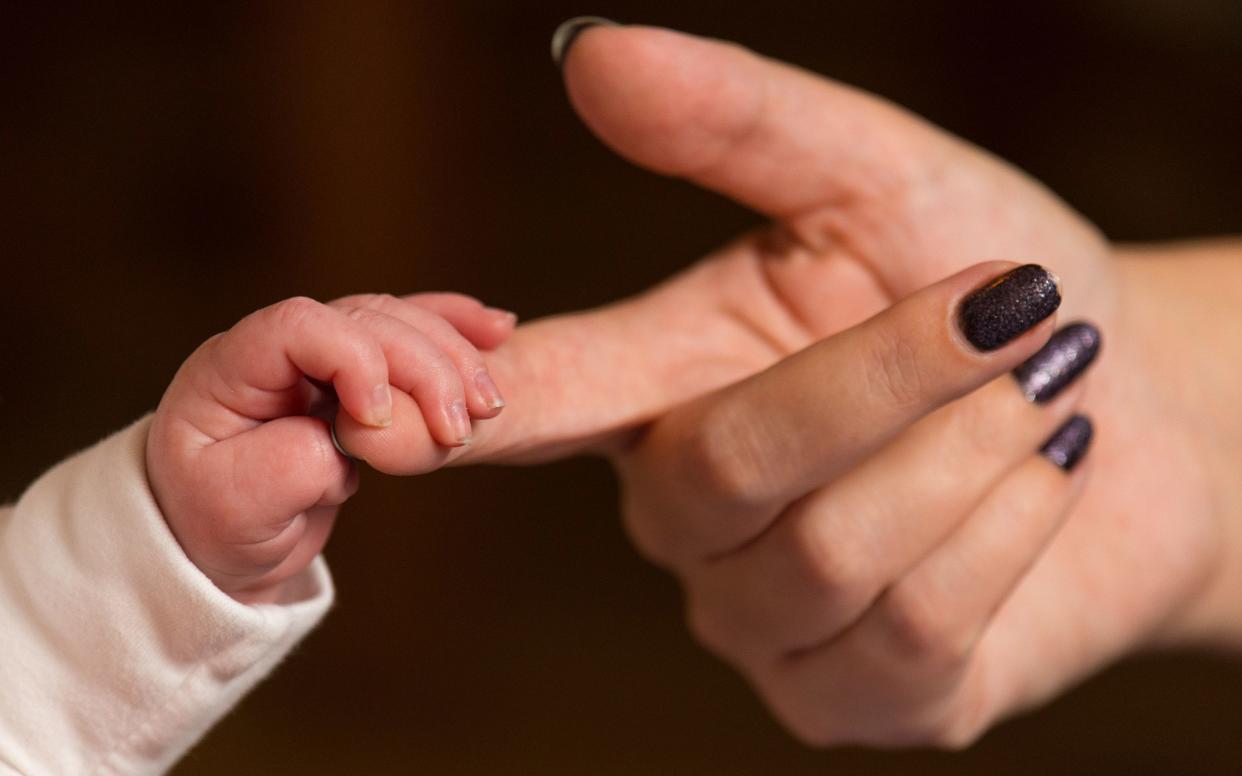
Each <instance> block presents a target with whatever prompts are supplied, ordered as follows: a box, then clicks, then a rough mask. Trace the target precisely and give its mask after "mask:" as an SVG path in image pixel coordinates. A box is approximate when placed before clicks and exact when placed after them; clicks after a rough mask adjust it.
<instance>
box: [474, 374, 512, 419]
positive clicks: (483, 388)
mask: <svg viewBox="0 0 1242 776" xmlns="http://www.w3.org/2000/svg"><path fill="white" fill-rule="evenodd" d="M474 384H475V387H477V388H478V389H479V395H480V396H481V397H483V403H484V404H486V405H487V406H488V407H490V408H491V409H494V410H498V409H500V408H501V407H503V406H505V397H503V396H501V395H500V389H499V388H497V387H496V382H495V381H494V380H492V376H491V375H489V374H488V373H487V370H486V369H480V370H479V371H477V372H475V373H474Z"/></svg>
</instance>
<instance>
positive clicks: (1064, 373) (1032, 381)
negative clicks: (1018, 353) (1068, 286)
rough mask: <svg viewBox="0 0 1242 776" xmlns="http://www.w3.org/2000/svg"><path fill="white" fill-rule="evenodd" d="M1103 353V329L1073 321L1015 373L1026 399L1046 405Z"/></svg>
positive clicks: (1053, 336) (1058, 331) (1059, 330)
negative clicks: (1101, 332)
mask: <svg viewBox="0 0 1242 776" xmlns="http://www.w3.org/2000/svg"><path fill="white" fill-rule="evenodd" d="M1099 352H1100V330H1099V329H1097V328H1095V327H1094V326H1092V325H1091V324H1089V323H1071V324H1070V325H1068V326H1065V327H1063V328H1061V329H1058V330H1057V332H1056V333H1055V334H1053V335H1052V338H1051V339H1049V340H1048V344H1047V345H1044V346H1043V347H1042V348H1040V349H1039V352H1038V353H1036V354H1035V355H1033V356H1031V357H1030V358H1028V359H1027V360H1026V361H1024V362H1022V365H1021V366H1019V367H1018V368H1017V369H1015V370H1013V376H1014V379H1016V380H1017V381H1018V385H1019V386H1020V387H1021V388H1022V393H1024V394H1026V398H1028V399H1030V400H1031V401H1034V402H1039V403H1040V404H1043V403H1044V402H1049V401H1052V399H1053V397H1055V396H1056V395H1057V394H1059V393H1060V392H1061V391H1062V390H1063V389H1064V388H1065V387H1066V386H1068V385H1069V384H1070V383H1072V382H1074V380H1076V379H1077V378H1078V375H1080V374H1082V373H1083V371H1084V370H1086V368H1087V367H1088V366H1090V365H1091V362H1092V361H1094V360H1095V357H1096V355H1097V354H1098V353H1099Z"/></svg>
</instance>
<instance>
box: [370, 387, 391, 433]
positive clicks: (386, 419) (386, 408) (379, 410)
mask: <svg viewBox="0 0 1242 776" xmlns="http://www.w3.org/2000/svg"><path fill="white" fill-rule="evenodd" d="M371 425H372V426H377V427H379V428H386V427H387V426H391V425H392V390H391V389H390V388H389V387H388V383H384V384H383V385H377V386H375V388H374V389H373V390H372V391H371Z"/></svg>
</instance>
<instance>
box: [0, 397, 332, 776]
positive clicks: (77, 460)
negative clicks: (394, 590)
mask: <svg viewBox="0 0 1242 776" xmlns="http://www.w3.org/2000/svg"><path fill="white" fill-rule="evenodd" d="M148 425H149V420H143V421H139V422H138V423H136V424H134V425H133V426H131V427H129V428H128V429H126V430H124V431H122V432H120V433H118V434H116V435H114V436H112V437H110V438H108V439H106V440H104V441H103V442H101V443H99V444H98V445H96V446H95V447H93V448H91V449H90V450H87V451H86V452H83V453H79V454H78V455H76V456H74V457H73V458H70V459H69V460H67V461H65V462H63V463H61V464H59V465H58V466H56V467H55V468H54V469H52V470H51V471H50V472H48V473H47V474H45V475H44V476H43V477H41V478H40V479H39V480H38V481H37V482H35V484H34V485H33V486H31V488H30V489H29V490H28V491H27V492H26V493H25V495H23V496H22V498H21V499H20V500H19V501H18V503H17V505H16V507H11V508H5V509H3V510H0V774H8V773H13V772H16V773H20V774H26V775H27V776H42V774H121V773H124V774H134V773H141V774H147V773H160V772H163V771H164V770H166V769H167V768H169V767H171V765H172V764H173V763H174V762H175V761H176V760H177V758H178V757H180V756H181V755H182V754H183V753H184V752H185V751H186V750H187V749H188V748H189V747H190V746H191V745H193V744H194V742H195V741H197V740H198V739H199V738H200V737H201V736H202V735H203V733H205V732H206V731H207V729H208V728H209V727H211V725H212V723H214V722H215V721H216V720H218V719H219V718H220V717H221V716H223V715H224V714H225V713H226V712H227V711H228V710H229V709H230V708H231V707H232V706H233V705H234V704H235V703H236V702H237V700H238V699H239V698H240V697H241V696H242V695H243V694H245V693H246V691H247V690H249V689H250V688H251V687H253V686H254V685H255V683H257V682H258V681H259V680H260V679H262V678H263V676H264V675H265V674H267V673H268V672H269V671H271V670H272V668H273V667H275V665H276V664H277V663H278V662H279V661H280V660H281V658H282V657H284V655H285V654H286V653H288V651H289V650H290V649H291V648H292V647H293V645H294V644H296V643H297V642H298V640H300V639H301V638H302V637H303V636H305V635H306V633H307V632H308V631H310V629H311V628H313V627H314V626H315V624H316V623H317V622H318V621H319V620H320V618H322V617H323V615H324V613H325V612H327V610H328V607H329V606H330V605H331V602H332V597H333V590H332V581H331V578H330V577H329V575H328V571H327V566H326V565H325V564H324V562H323V558H322V557H320V558H316V559H315V561H314V563H313V564H312V565H311V566H310V568H308V569H307V570H306V571H305V572H303V573H302V574H301V575H299V576H298V577H297V578H295V579H292V580H290V581H289V582H288V583H286V584H287V589H286V592H285V595H284V597H283V599H282V601H281V602H279V603H276V604H262V605H256V606H247V605H244V604H241V603H238V602H237V601H234V600H233V599H232V598H230V597H229V596H227V595H225V594H224V593H222V592H221V591H220V590H219V589H218V588H216V587H215V585H213V584H212V583H211V581H210V580H208V579H207V577H206V576H204V575H203V574H202V573H201V572H200V571H199V570H198V568H197V567H196V566H194V564H193V563H191V562H190V561H189V559H188V558H186V556H185V554H184V553H183V552H182V550H181V547H180V545H178V544H177V540H176V539H175V538H174V537H173V535H172V533H171V531H170V530H169V529H168V526H167V525H166V524H165V522H164V518H163V516H162V515H161V514H160V511H159V509H158V507H157V506H156V504H155V500H154V498H153V497H152V495H151V490H150V488H149V486H148V485H147V479H146V466H145V449H146V439H147V427H148Z"/></svg>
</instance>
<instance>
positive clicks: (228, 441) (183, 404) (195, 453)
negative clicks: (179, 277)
mask: <svg viewBox="0 0 1242 776" xmlns="http://www.w3.org/2000/svg"><path fill="white" fill-rule="evenodd" d="M515 321H516V318H515V316H514V315H513V314H512V313H509V312H506V311H504V310H498V309H495V308H490V307H485V306H484V305H483V304H482V303H480V302H479V301H478V300H475V299H473V298H471V297H468V296H462V295H459V294H416V295H413V296H407V297H403V298H397V297H392V296H383V295H362V296H352V297H346V298H344V299H339V300H336V301H334V302H331V303H328V304H321V303H319V302H316V301H314V300H311V299H307V298H294V299H287V300H285V301H282V302H278V303H277V304H274V305H271V306H270V307H266V308H264V309H262V310H259V311H258V312H255V313H252V314H251V315H248V316H246V317H245V318H243V319H242V320H241V321H240V322H239V323H238V324H237V325H235V326H233V327H232V328H231V329H229V330H228V331H226V332H224V333H222V334H218V335H216V336H214V337H212V338H211V339H209V340H207V341H206V342H205V343H203V344H202V345H201V346H200V347H199V348H198V349H197V350H195V351H194V353H193V354H192V355H191V356H190V357H189V358H188V359H186V361H185V363H184V364H183V365H182V366H181V368H180V370H178V372H177V374H176V376H175V377H174V378H173V381H172V383H171V384H170V385H169V387H168V390H167V391H166V392H165V393H164V396H163V399H162V400H161V401H160V405H159V408H158V409H157V410H156V413H155V417H154V419H153V421H152V424H151V427H150V432H149V435H148V439H147V452H146V463H147V472H148V477H149V480H150V483H151V488H152V491H153V493H154V495H155V498H156V501H157V502H158V503H159V506H160V508H161V510H162V511H163V514H164V517H165V519H166V520H167V522H168V525H169V527H170V528H171V529H172V532H173V534H174V535H175V536H176V538H177V541H178V542H179V543H180V544H181V548H182V549H183V550H184V551H185V553H186V555H187V556H188V557H189V559H190V560H191V561H192V562H193V563H194V564H195V565H196V566H198V568H199V569H200V570H202V572H203V573H204V574H206V575H207V577H208V578H209V579H211V581H212V582H213V583H215V585H216V586H217V587H219V588H220V589H221V590H222V591H224V592H225V593H227V594H229V595H230V596H232V597H233V598H234V599H236V600H238V601H241V602H243V603H270V602H278V601H280V600H281V594H282V583H284V582H285V581H286V580H288V579H290V578H292V577H294V576H296V575H297V574H298V573H299V572H300V571H302V570H303V569H304V568H305V567H306V566H307V564H309V563H310V561H311V560H312V559H314V558H315V556H316V555H318V554H319V552H320V550H321V549H322V548H323V546H324V544H325V543H326V542H327V540H328V536H329V534H330V533H331V530H332V525H333V522H334V521H335V519H336V515H337V510H338V509H339V507H340V505H341V504H343V503H344V502H345V501H346V500H347V499H348V498H349V497H350V496H351V495H353V494H354V493H355V492H356V491H357V489H358V475H357V468H356V466H355V465H354V463H353V461H352V460H350V458H348V457H346V456H345V455H343V454H342V453H341V452H340V451H338V449H337V447H336V445H335V444H334V442H333V428H332V422H333V421H332V420H331V417H332V414H331V410H332V409H333V405H334V404H335V403H337V402H339V412H340V413H342V414H343V415H344V416H347V417H348V418H350V419H352V420H353V421H355V422H357V423H358V424H361V425H362V426H365V427H370V428H386V427H391V426H392V423H393V417H394V411H393V405H394V401H396V402H398V403H400V404H402V405H407V404H410V403H414V404H416V405H417V408H418V410H419V415H420V416H421V420H422V422H423V424H425V431H416V430H412V429H406V428H403V429H401V433H402V435H403V437H405V438H407V439H408V438H414V439H419V440H422V443H421V444H417V445H414V446H413V450H412V451H413V457H412V459H411V460H409V461H408V462H407V466H408V468H409V470H410V471H411V472H419V471H424V472H425V471H431V470H433V469H436V468H438V467H439V466H441V465H442V464H443V463H444V462H445V461H446V460H447V458H448V455H449V452H450V450H451V449H453V448H456V447H461V446H463V445H468V444H469V443H470V441H471V438H472V435H473V424H474V423H476V422H479V421H483V420H486V419H488V418H493V417H495V416H496V415H497V414H499V413H500V412H501V410H502V409H503V408H504V399H503V398H502V396H501V394H500V391H499V389H498V388H497V386H496V384H495V382H494V381H493V380H492V378H491V376H490V375H489V373H488V370H487V367H486V365H485V363H484V361H483V358H482V356H481V355H480V350H491V349H494V348H496V347H498V346H499V345H500V344H502V343H503V342H504V341H505V340H507V339H508V337H509V335H510V334H511V333H512V332H513V327H514V324H515ZM399 409H402V408H399ZM398 415H399V416H400V417H402V418H409V417H411V413H409V412H399V413H398ZM342 421H344V418H342Z"/></svg>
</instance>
